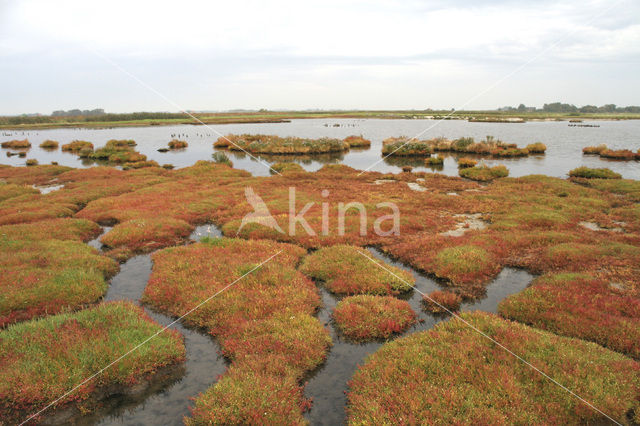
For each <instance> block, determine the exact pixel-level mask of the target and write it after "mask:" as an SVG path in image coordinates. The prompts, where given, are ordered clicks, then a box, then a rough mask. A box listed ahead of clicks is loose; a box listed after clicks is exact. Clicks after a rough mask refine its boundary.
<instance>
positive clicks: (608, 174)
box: [569, 167, 622, 179]
mask: <svg viewBox="0 0 640 426" xmlns="http://www.w3.org/2000/svg"><path fill="white" fill-rule="evenodd" d="M569 176H570V177H572V178H586V179H621V178H622V175H621V174H620V173H616V172H614V171H612V170H611V169H606V168H601V169H590V168H589V167H578V168H576V169H573V170H571V171H570V172H569Z"/></svg>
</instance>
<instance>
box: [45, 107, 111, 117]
mask: <svg viewBox="0 0 640 426" xmlns="http://www.w3.org/2000/svg"><path fill="white" fill-rule="evenodd" d="M79 115H84V116H92V115H104V109H102V108H96V109H92V110H88V109H85V110H82V111H81V110H79V109H70V110H69V111H63V110H58V111H53V112H52V113H51V116H52V117H77V116H79Z"/></svg>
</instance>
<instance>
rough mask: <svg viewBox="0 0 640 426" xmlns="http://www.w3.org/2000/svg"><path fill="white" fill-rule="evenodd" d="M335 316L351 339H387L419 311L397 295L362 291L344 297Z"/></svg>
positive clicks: (412, 322) (413, 321)
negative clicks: (380, 294) (370, 293)
mask: <svg viewBox="0 0 640 426" xmlns="http://www.w3.org/2000/svg"><path fill="white" fill-rule="evenodd" d="M333 319H334V320H335V321H336V324H337V325H338V327H339V328H340V331H342V333H343V334H344V335H345V336H347V337H349V338H351V339H354V340H369V339H386V338H387V337H389V336H391V335H392V334H394V333H400V332H403V331H404V330H406V329H407V328H408V327H409V326H411V325H412V324H414V323H415V322H416V314H415V312H413V310H412V309H411V306H410V305H409V303H408V302H406V301H404V300H400V299H396V298H395V297H393V296H370V295H359V296H351V297H347V298H345V299H343V300H341V301H340V303H338V305H337V306H336V308H335V310H334V311H333Z"/></svg>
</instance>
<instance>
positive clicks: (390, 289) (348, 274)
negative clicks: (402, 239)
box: [300, 245, 415, 295]
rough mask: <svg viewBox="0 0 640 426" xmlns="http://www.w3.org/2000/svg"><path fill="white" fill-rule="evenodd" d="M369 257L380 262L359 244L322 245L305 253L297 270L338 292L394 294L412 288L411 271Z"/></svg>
mask: <svg viewBox="0 0 640 426" xmlns="http://www.w3.org/2000/svg"><path fill="white" fill-rule="evenodd" d="M365 256H366V257H365ZM368 258H372V259H374V260H375V262H377V263H382V262H381V261H379V260H377V259H375V258H373V256H372V255H371V253H369V252H368V251H367V250H365V249H362V248H360V247H354V246H348V245H335V246H331V247H324V248H321V249H319V250H318V251H316V252H315V253H313V254H311V255H309V256H307V257H306V258H305V259H304V261H303V263H302V265H301V266H300V271H302V272H303V273H304V274H306V275H308V276H310V277H312V278H314V279H316V280H320V281H323V282H324V283H325V285H326V286H327V288H328V289H329V290H330V291H331V292H333V293H338V294H361V293H365V294H380V295H384V294H397V293H400V292H403V291H408V290H410V289H411V288H412V286H413V284H414V283H415V279H414V278H413V276H412V275H411V274H410V273H408V272H406V271H403V270H402V269H400V268H396V267H394V266H391V265H386V264H384V263H382V264H383V266H384V267H385V268H386V269H387V270H385V269H383V268H381V267H380V266H378V265H376V264H375V263H374V262H373V261H371V260H369V259H368ZM389 271H391V272H389Z"/></svg>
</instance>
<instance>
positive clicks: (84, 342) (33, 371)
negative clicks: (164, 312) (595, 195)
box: [0, 302, 185, 422]
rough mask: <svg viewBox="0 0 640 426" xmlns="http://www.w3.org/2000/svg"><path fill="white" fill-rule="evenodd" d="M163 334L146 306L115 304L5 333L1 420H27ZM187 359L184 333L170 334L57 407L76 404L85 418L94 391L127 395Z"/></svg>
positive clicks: (0, 338) (0, 343)
mask: <svg viewBox="0 0 640 426" xmlns="http://www.w3.org/2000/svg"><path fill="white" fill-rule="evenodd" d="M159 330H160V326H159V325H158V324H156V323H155V322H153V321H152V320H151V318H149V317H148V316H147V315H146V314H145V313H144V311H143V310H142V309H141V308H139V307H137V306H135V305H133V304H131V303H125V302H114V303H103V304H100V305H98V306H96V307H94V308H91V309H86V310H84V311H80V312H77V313H73V314H60V315H55V316H51V317H48V318H44V319H40V320H34V321H29V322H26V323H22V324H17V325H13V326H11V327H9V328H7V329H6V330H4V331H1V332H0V365H2V368H1V369H0V417H2V418H3V420H6V421H11V422H13V421H16V422H18V421H23V420H26V417H27V416H29V415H31V414H33V413H34V412H36V411H38V410H39V409H41V408H44V407H45V406H46V405H47V404H49V403H50V402H52V401H53V400H55V399H56V398H59V397H60V396H61V395H64V394H65V393H66V392H67V391H69V390H71V389H72V388H74V387H75V386H76V385H78V384H79V383H81V382H82V381H83V380H85V379H86V378H87V377H90V376H91V375H92V374H94V373H95V372H96V371H99V370H100V369H102V368H104V367H106V366H107V365H109V364H110V363H111V362H112V361H114V360H116V359H117V358H118V357H120V356H121V355H123V354H124V353H125V352H127V351H128V350H130V349H133V348H134V347H135V346H137V345H138V344H140V343H142V342H143V341H145V340H146V339H147V338H148V337H151V336H152V335H153V334H155V333H157V332H158V331H159ZM184 359H185V348H184V344H183V342H182V337H181V336H180V334H179V333H178V332H177V331H173V330H167V331H164V332H162V333H160V334H159V335H158V336H156V337H155V338H153V339H151V340H150V341H149V342H148V343H146V344H144V345H142V346H140V347H139V348H138V349H137V350H136V351H134V352H132V353H131V354H129V355H128V356H127V357H126V358H124V359H122V360H121V361H120V362H119V363H118V364H117V365H114V366H113V367H111V368H107V369H106V370H105V371H104V372H103V373H102V374H100V375H98V376H97V377H96V378H95V379H93V380H92V381H90V382H88V383H87V384H86V385H83V386H82V387H80V388H78V389H77V390H75V391H74V392H73V393H71V394H69V395H68V396H67V397H65V398H64V399H63V400H61V401H60V402H59V403H58V404H56V407H58V408H59V407H62V406H68V405H76V406H77V407H78V408H79V409H80V411H82V412H87V411H91V410H92V408H94V407H93V405H96V402H95V400H93V401H92V398H91V395H92V393H93V392H99V391H102V390H104V389H107V392H114V391H115V392H121V391H123V390H126V388H128V387H130V386H133V385H135V384H138V383H144V381H145V380H147V379H148V378H149V377H150V376H152V375H153V374H154V372H155V371H156V370H158V369H159V368H161V367H165V366H169V365H173V364H177V363H179V362H182V361H184ZM108 389H111V390H108ZM56 407H53V408H51V409H50V410H53V409H55V408H56ZM50 413H51V411H46V412H44V413H43V416H46V415H47V414H50Z"/></svg>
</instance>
